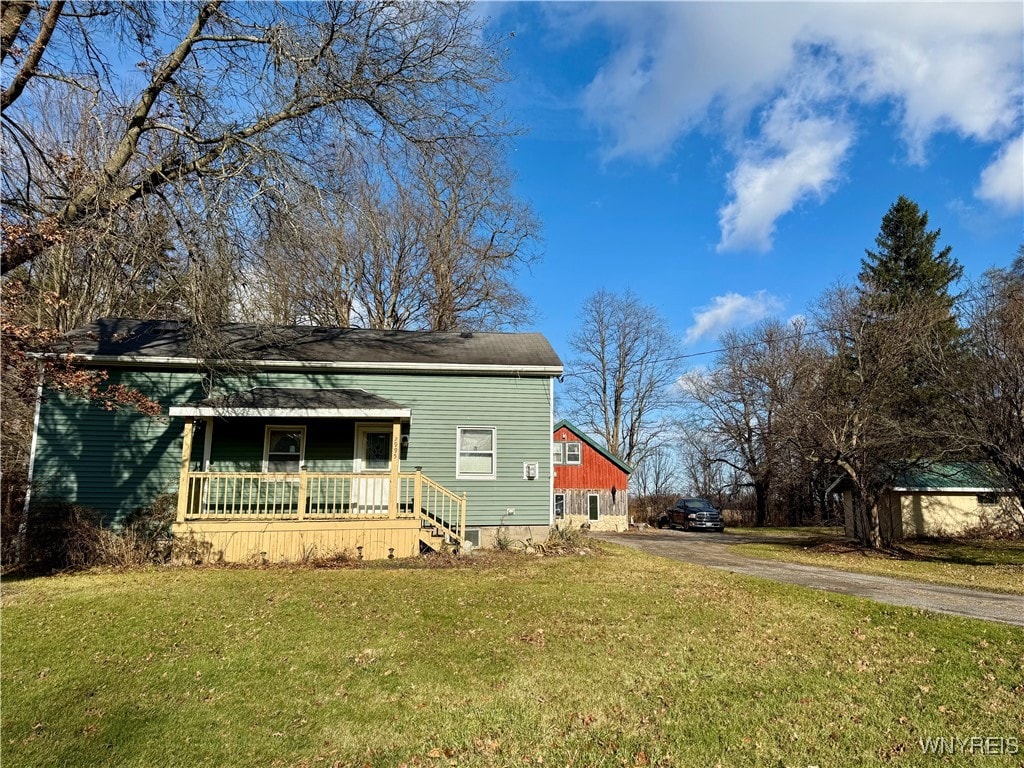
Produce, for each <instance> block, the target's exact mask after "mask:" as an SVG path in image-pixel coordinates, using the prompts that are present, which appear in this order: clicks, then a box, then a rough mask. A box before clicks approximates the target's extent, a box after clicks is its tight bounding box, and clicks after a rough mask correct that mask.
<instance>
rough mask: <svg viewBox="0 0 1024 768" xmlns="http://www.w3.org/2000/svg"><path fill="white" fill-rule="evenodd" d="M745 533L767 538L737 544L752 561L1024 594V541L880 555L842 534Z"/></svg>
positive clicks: (908, 544) (915, 546) (914, 544)
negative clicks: (782, 563) (754, 559)
mask: <svg viewBox="0 0 1024 768" xmlns="http://www.w3.org/2000/svg"><path fill="white" fill-rule="evenodd" d="M742 533H743V534H748V535H757V536H758V537H759V538H760V537H762V536H763V538H764V540H763V541H761V542H759V543H746V544H737V545H735V546H736V548H737V550H738V551H741V552H743V553H745V554H748V555H750V556H752V557H759V558H764V559H770V560H784V561H786V562H791V563H802V564H804V565H818V566H823V567H826V568H835V569H837V570H843V571H853V572H856V573H868V574H874V575H877V576H893V577H897V578H903V579H911V580H914V581H923V582H928V583H931V584H945V585H949V586H956V587H968V588H973V589H984V590H988V591H991V592H1004V593H1007V594H1016V595H1021V594H1024V540H1020V539H973V538H972V539H957V538H949V539H918V540H913V539H911V540H906V541H904V542H901V543H900V544H899V546H897V547H895V548H893V549H889V550H884V551H878V550H872V549H867V548H865V547H862V546H860V545H858V544H856V543H854V542H852V541H850V540H849V539H846V538H845V537H843V536H842V534H841V533H839V532H832V531H827V530H826V531H822V530H820V529H792V528H788V529H780V530H776V531H771V530H765V531H756V530H755V529H744V530H743V531H742Z"/></svg>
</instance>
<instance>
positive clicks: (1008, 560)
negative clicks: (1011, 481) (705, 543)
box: [743, 535, 1024, 566]
mask: <svg viewBox="0 0 1024 768" xmlns="http://www.w3.org/2000/svg"><path fill="white" fill-rule="evenodd" d="M743 543H759V544H772V545H776V546H778V547H782V548H786V549H791V550H799V551H801V552H810V553H813V554H822V555H838V556H844V555H861V556H862V557H869V558H876V559H882V560H908V561H918V562H927V563H942V564H948V565H978V566H981V565H984V566H993V565H1024V541H1005V540H985V539H963V538H954V537H946V538H937V537H931V538H927V539H907V540H905V541H903V542H900V543H897V544H894V545H893V546H891V547H886V548H883V549H872V548H871V547H866V546H864V545H862V544H859V543H858V542H856V541H854V540H853V539H849V538H846V537H844V536H841V535H811V536H801V537H799V538H797V537H773V538H769V537H764V538H762V539H760V540H759V541H756V542H754V541H751V540H750V539H748V540H747V541H744V542H743Z"/></svg>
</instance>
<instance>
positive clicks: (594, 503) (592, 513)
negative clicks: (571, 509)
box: [587, 493, 601, 523]
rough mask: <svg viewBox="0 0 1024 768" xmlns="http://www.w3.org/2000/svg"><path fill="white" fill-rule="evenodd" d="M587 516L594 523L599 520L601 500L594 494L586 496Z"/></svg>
mask: <svg viewBox="0 0 1024 768" xmlns="http://www.w3.org/2000/svg"><path fill="white" fill-rule="evenodd" d="M587 516H588V517H589V519H590V520H591V522H595V523H596V522H597V521H598V520H600V519H601V499H600V497H599V496H598V495H597V494H596V493H589V494H587Z"/></svg>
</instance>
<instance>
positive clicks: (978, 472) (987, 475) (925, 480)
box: [892, 461, 1005, 492]
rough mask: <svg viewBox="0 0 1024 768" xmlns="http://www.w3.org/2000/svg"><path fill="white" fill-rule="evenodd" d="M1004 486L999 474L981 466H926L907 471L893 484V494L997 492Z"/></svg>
mask: <svg viewBox="0 0 1024 768" xmlns="http://www.w3.org/2000/svg"><path fill="white" fill-rule="evenodd" d="M1004 485H1005V483H1003V481H1002V480H1001V479H1000V477H999V475H998V473H996V472H995V470H994V469H993V468H992V467H991V466H989V465H988V464H983V463H980V462H966V461H964V462H947V463H942V464H928V465H926V466H921V467H915V468H914V469H910V470H906V471H904V472H902V473H900V474H899V475H897V476H896V478H895V479H894V480H893V483H892V488H893V490H894V491H947V490H948V491H963V492H971V491H980V492H991V491H999V490H1001V489H1002V488H1003V486H1004Z"/></svg>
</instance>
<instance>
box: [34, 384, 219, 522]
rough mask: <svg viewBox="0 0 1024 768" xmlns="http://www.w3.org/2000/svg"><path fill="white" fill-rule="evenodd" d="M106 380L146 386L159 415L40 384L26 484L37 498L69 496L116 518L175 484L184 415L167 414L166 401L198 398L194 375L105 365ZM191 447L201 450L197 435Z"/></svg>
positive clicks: (198, 386) (172, 489)
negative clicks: (113, 406) (101, 403)
mask: <svg viewBox="0 0 1024 768" xmlns="http://www.w3.org/2000/svg"><path fill="white" fill-rule="evenodd" d="M108 381H109V383H111V384H124V385H126V386H129V387H133V388H137V389H139V390H141V391H142V392H145V393H146V394H147V395H148V396H149V397H151V398H153V399H155V400H157V401H158V402H159V403H160V404H161V406H162V407H163V415H161V416H157V417H151V416H143V415H141V414H140V413H138V412H137V411H135V410H134V409H122V410H117V411H106V410H103V409H102V408H100V407H98V406H97V405H95V404H93V403H91V402H89V401H87V400H85V399H84V398H81V397H76V396H73V395H68V394H64V393H55V392H52V391H46V392H45V394H44V400H43V403H42V405H41V407H40V410H39V432H38V437H37V442H36V453H35V466H34V470H35V471H34V477H33V483H32V485H33V494H34V498H35V500H36V501H37V502H45V501H49V500H66V501H71V502H74V503H76V504H80V505H82V506H85V507H89V508H91V509H96V510H98V511H101V512H103V513H105V516H106V519H107V521H108V522H116V521H118V520H120V519H121V518H123V517H124V516H125V515H127V514H128V513H129V512H131V511H132V510H134V509H136V508H138V507H142V506H145V505H148V504H150V503H152V501H153V500H154V499H155V498H156V497H157V496H159V495H161V494H163V493H174V492H176V491H177V488H178V476H179V472H180V469H181V436H182V431H183V428H182V425H183V422H182V420H181V419H172V418H169V417H168V416H167V415H166V414H167V408H168V407H169V406H170V405H172V404H175V403H180V402H185V401H188V400H196V399H199V398H201V397H202V394H201V392H202V388H201V378H200V377H199V376H198V375H195V374H190V373H177V372H170V371H155V372H141V371H117V370H112V371H110V374H109V379H108ZM198 450H199V456H201V455H202V453H201V441H199V446H198ZM193 455H196V454H195V453H194V454H193Z"/></svg>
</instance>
